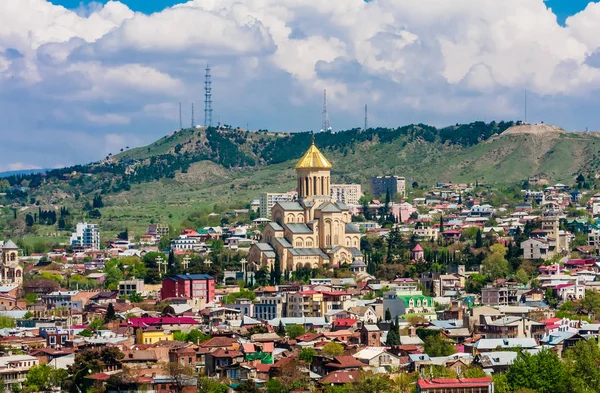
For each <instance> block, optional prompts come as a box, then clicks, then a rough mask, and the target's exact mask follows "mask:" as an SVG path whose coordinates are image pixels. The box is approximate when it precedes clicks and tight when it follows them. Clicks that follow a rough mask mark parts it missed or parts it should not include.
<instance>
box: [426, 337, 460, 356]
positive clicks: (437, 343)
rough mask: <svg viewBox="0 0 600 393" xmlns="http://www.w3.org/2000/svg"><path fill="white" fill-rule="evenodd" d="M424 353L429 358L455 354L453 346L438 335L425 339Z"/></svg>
mask: <svg viewBox="0 0 600 393" xmlns="http://www.w3.org/2000/svg"><path fill="white" fill-rule="evenodd" d="M424 342H425V351H424V352H425V353H426V354H428V355H429V356H431V357H437V356H450V355H452V354H453V353H455V352H456V350H455V349H454V346H453V345H452V344H451V343H450V342H448V341H446V340H444V339H443V338H442V335H441V334H440V333H438V334H432V335H429V336H427V337H426V338H425V340H424Z"/></svg>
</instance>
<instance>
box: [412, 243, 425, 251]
mask: <svg viewBox="0 0 600 393" xmlns="http://www.w3.org/2000/svg"><path fill="white" fill-rule="evenodd" d="M413 251H423V247H421V245H420V244H417V245H416V246H415V248H413Z"/></svg>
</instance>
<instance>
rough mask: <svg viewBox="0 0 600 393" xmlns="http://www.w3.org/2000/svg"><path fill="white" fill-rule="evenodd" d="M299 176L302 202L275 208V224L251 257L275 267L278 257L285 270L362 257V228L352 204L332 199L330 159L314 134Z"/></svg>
mask: <svg viewBox="0 0 600 393" xmlns="http://www.w3.org/2000/svg"><path fill="white" fill-rule="evenodd" d="M296 176H297V191H298V200H297V201H289V202H277V203H276V204H275V205H274V206H273V209H272V210H271V217H272V219H273V222H270V223H269V224H267V226H266V227H265V229H264V231H263V233H262V240H261V242H259V243H256V244H254V245H253V246H252V248H251V249H250V253H249V255H248V261H249V262H250V263H251V264H254V266H255V267H256V266H258V267H260V266H266V267H268V268H270V269H273V268H274V265H275V259H276V258H278V259H279V262H280V263H281V269H282V270H295V269H296V268H297V267H300V266H304V267H313V268H314V267H319V266H323V265H324V264H329V265H330V266H336V265H341V264H343V263H352V261H353V260H355V259H358V260H362V258H363V255H362V253H361V252H360V231H359V229H358V228H357V227H356V226H355V225H354V224H352V223H351V221H352V219H351V215H350V212H349V211H348V207H347V206H346V205H345V204H344V203H342V202H338V201H336V200H335V199H333V198H332V197H331V193H330V188H331V163H330V162H329V161H328V160H327V158H325V156H324V155H323V154H322V153H321V151H320V150H319V149H318V148H317V147H316V146H315V142H314V137H313V142H312V144H311V146H310V147H309V149H308V151H307V152H306V153H305V154H304V156H302V158H301V159H300V161H298V164H297V165H296Z"/></svg>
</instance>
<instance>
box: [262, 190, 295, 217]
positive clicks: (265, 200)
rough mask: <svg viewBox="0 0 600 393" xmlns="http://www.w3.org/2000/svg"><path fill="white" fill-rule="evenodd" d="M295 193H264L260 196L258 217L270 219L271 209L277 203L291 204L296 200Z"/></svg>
mask: <svg viewBox="0 0 600 393" xmlns="http://www.w3.org/2000/svg"><path fill="white" fill-rule="evenodd" d="M296 197H297V194H296V192H291V191H290V192H265V193H263V194H261V196H260V216H261V217H263V218H269V219H270V218H271V209H273V206H275V204H276V203H277V202H291V201H294V200H296Z"/></svg>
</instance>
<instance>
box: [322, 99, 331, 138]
mask: <svg viewBox="0 0 600 393" xmlns="http://www.w3.org/2000/svg"><path fill="white" fill-rule="evenodd" d="M324 131H331V125H330V124H329V115H327V89H325V90H323V125H322V127H321V132H324Z"/></svg>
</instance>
